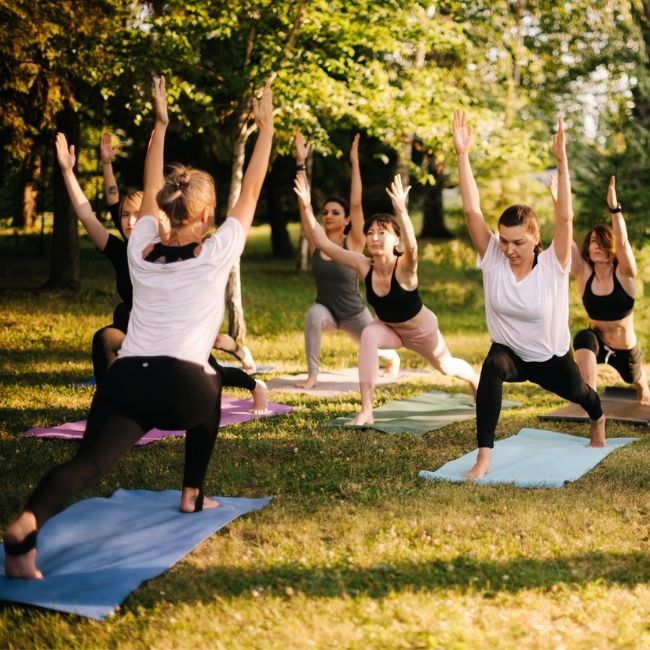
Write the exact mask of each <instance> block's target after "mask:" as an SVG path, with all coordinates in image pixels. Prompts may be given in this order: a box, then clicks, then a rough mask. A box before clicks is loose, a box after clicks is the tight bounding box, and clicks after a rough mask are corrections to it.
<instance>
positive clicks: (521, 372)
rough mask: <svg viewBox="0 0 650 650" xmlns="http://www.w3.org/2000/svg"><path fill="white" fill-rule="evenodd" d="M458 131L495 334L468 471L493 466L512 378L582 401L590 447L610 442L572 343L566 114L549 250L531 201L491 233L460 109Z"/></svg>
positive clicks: (475, 473) (466, 199)
mask: <svg viewBox="0 0 650 650" xmlns="http://www.w3.org/2000/svg"><path fill="white" fill-rule="evenodd" d="M453 132H454V147H455V149H456V155H457V158H458V174H459V182H460V192H461V197H462V200H463V209H464V212H465V219H466V221H467V227H468V229H469V234H470V237H471V239H472V242H473V244H474V247H475V248H476V251H477V252H478V254H479V257H480V261H479V268H480V269H481V271H482V272H483V286H484V290H485V316H486V320H487V327H488V331H489V332H490V339H491V340H492V347H491V348H490V350H489V352H488V355H487V357H486V358H485V361H484V362H483V367H482V369H481V379H480V382H479V386H478V391H477V394H476V427H477V438H478V448H479V449H478V458H477V461H476V464H475V465H474V467H472V469H471V470H470V471H469V472H467V474H466V478H480V477H481V476H483V475H484V474H486V473H487V472H489V470H490V461H491V456H492V447H494V432H495V429H496V426H497V422H498V420H499V414H500V412H501V396H502V391H503V382H504V381H507V382H522V381H526V380H528V381H532V382H534V383H536V384H538V385H539V386H541V387H542V388H546V389H547V390H550V391H552V392H553V393H555V394H556V395H559V396H560V397H563V398H564V399H567V400H569V401H571V402H574V403H576V404H580V406H582V408H584V410H585V411H586V412H587V414H588V415H589V418H590V420H591V425H590V435H591V442H590V446H592V447H603V446H604V445H605V418H604V416H603V411H602V408H601V406H600V398H599V397H598V395H597V393H596V392H595V391H594V390H593V389H592V388H591V387H590V386H589V385H588V384H586V383H585V381H584V380H583V379H582V377H581V376H580V371H579V369H578V366H577V365H576V363H575V361H574V360H573V357H572V355H571V350H570V344H571V338H570V333H569V293H568V292H569V272H570V270H571V242H572V237H573V209H572V205H571V183H570V179H569V166H568V161H567V155H566V142H565V134H564V121H563V119H562V118H561V117H560V119H559V124H558V132H557V133H556V134H555V135H554V136H553V146H552V148H553V155H554V156H555V160H556V163H557V169H558V200H557V203H556V204H555V228H554V232H553V242H552V243H551V245H550V247H549V248H548V249H547V250H545V251H541V243H540V235H539V222H538V219H537V215H536V214H535V212H534V211H533V209H532V208H530V207H528V206H526V205H512V206H510V207H509V208H507V209H506V210H505V211H504V213H503V214H502V215H501V217H500V218H499V231H498V236H497V235H495V234H492V233H491V232H490V230H489V229H488V227H487V224H486V223H485V219H484V217H483V213H482V212H481V206H480V201H479V193H478V187H477V185H476V181H475V180H474V176H473V174H472V168H471V166H470V162H469V149H470V147H471V145H472V140H473V133H472V129H471V127H468V126H467V120H466V116H465V112H464V111H456V113H455V114H454V121H453Z"/></svg>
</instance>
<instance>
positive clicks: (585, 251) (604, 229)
mask: <svg viewBox="0 0 650 650" xmlns="http://www.w3.org/2000/svg"><path fill="white" fill-rule="evenodd" d="M591 235H596V237H597V238H598V243H599V244H600V245H601V246H602V247H603V248H604V249H605V250H606V251H607V256H608V257H609V259H610V260H612V261H613V262H615V261H616V237H615V236H614V231H613V230H612V229H611V227H610V226H608V225H607V224H604V223H597V224H596V225H595V226H593V227H592V228H590V229H589V231H588V232H587V234H586V235H585V238H584V241H583V242H582V250H581V251H580V254H581V255H582V259H583V260H585V262H588V263H589V264H592V265H593V262H592V261H591V258H590V257H589V243H590V242H591Z"/></svg>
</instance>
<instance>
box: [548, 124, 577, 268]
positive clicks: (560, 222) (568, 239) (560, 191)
mask: <svg viewBox="0 0 650 650" xmlns="http://www.w3.org/2000/svg"><path fill="white" fill-rule="evenodd" d="M552 149H553V156H554V157H555V163H556V165H557V202H556V203H555V205H554V212H555V227H554V229H553V248H554V249H555V256H556V257H557V259H558V261H559V262H560V265H561V266H562V268H564V269H566V268H568V267H569V266H570V264H571V244H572V243H573V205H572V202H571V179H570V177H569V161H568V159H567V153H566V136H565V131H564V118H563V117H562V116H561V115H560V117H559V119H558V125H557V133H555V134H554V135H553V141H552Z"/></svg>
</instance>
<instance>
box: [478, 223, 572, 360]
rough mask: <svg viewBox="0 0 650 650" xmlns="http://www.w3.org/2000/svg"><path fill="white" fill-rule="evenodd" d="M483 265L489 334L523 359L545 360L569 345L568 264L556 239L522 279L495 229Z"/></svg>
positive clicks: (565, 351)
mask: <svg viewBox="0 0 650 650" xmlns="http://www.w3.org/2000/svg"><path fill="white" fill-rule="evenodd" d="M478 267H479V268H480V269H481V270H482V271H483V288H484V292H485V317H486V320H487V327H488V331H489V332H490V338H491V339H492V341H493V342H494V343H501V344H502V345H506V346H508V347H509V348H510V349H511V350H512V351H513V352H514V353H515V354H517V355H518V356H519V357H521V358H522V359H523V360H524V361H546V360H547V359H550V358H551V357H552V356H553V355H556V356H563V355H565V354H566V353H567V352H568V350H569V345H570V342H571V335H570V333H569V269H568V268H567V269H566V270H563V269H562V267H561V265H560V262H559V260H558V259H557V256H556V255H555V248H554V247H553V244H551V246H550V247H549V248H548V249H547V250H545V251H542V252H541V253H540V254H539V255H538V257H537V264H536V265H535V266H534V267H533V269H532V271H531V272H530V273H529V274H528V275H527V276H526V277H525V278H524V279H523V280H521V281H518V280H517V278H516V277H515V274H514V273H513V272H512V269H511V268H510V262H509V261H508V258H507V256H506V255H505V253H504V252H503V251H502V250H501V247H500V246H499V240H498V238H497V237H496V236H495V235H494V234H493V235H492V236H491V237H490V243H489V245H488V247H487V250H486V251H485V255H484V256H483V259H480V258H479V261H478Z"/></svg>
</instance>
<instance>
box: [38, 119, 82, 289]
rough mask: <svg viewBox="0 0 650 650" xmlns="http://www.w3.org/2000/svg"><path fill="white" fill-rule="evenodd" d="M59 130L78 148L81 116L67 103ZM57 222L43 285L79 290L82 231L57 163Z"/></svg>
mask: <svg viewBox="0 0 650 650" xmlns="http://www.w3.org/2000/svg"><path fill="white" fill-rule="evenodd" d="M56 122H57V124H56V127H57V131H61V132H62V133H65V134H66V136H67V138H68V142H69V143H70V144H74V145H75V147H76V148H77V150H78V144H79V116H78V115H77V114H76V113H75V112H74V111H73V110H72V109H71V108H70V107H69V106H68V107H66V108H64V109H63V110H62V111H61V113H59V115H58V116H57V120H56ZM53 172H54V177H53V183H52V187H53V189H54V226H53V228H52V253H51V258H50V275H49V277H48V279H47V281H46V282H45V284H44V286H43V288H44V289H67V290H72V291H78V290H79V288H80V286H81V279H80V272H79V234H78V231H77V217H76V216H75V214H74V212H73V211H72V208H71V206H70V200H69V199H68V193H67V191H66V189H65V184H64V182H63V175H62V174H61V170H60V169H59V166H58V165H57V164H56V163H55V164H54V169H53Z"/></svg>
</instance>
